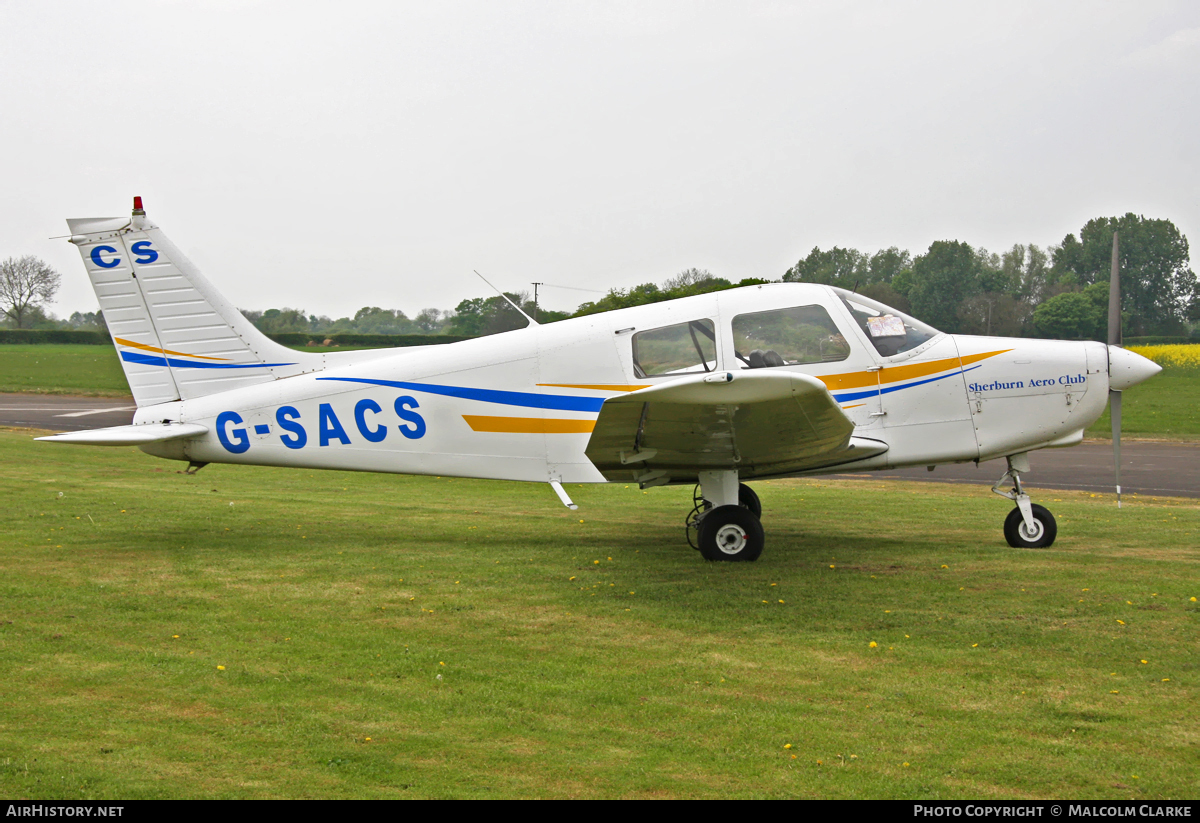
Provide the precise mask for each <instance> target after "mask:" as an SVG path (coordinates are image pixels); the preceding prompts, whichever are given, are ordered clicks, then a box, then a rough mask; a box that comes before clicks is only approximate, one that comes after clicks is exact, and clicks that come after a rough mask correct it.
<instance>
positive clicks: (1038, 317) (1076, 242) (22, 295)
mask: <svg viewBox="0 0 1200 823" xmlns="http://www.w3.org/2000/svg"><path fill="white" fill-rule="evenodd" d="M1114 231H1117V232H1119V233H1120V257H1121V288H1122V305H1123V311H1124V327H1125V334H1126V335H1127V336H1138V335H1148V334H1158V335H1183V334H1188V333H1189V332H1191V331H1192V329H1193V327H1195V328H1196V330H1197V331H1200V281H1198V280H1197V277H1196V274H1195V273H1194V272H1193V271H1192V270H1191V268H1190V265H1189V258H1188V242H1187V238H1186V237H1184V236H1183V235H1182V234H1180V232H1179V230H1178V229H1177V228H1176V227H1175V226H1174V224H1172V223H1171V221H1169V220H1154V219H1147V218H1145V217H1142V216H1139V215H1135V214H1126V215H1125V216H1124V217H1101V218H1096V219H1095V220H1090V221H1088V223H1087V225H1085V226H1084V227H1083V230H1082V231H1081V232H1080V233H1079V237H1078V238H1077V237H1076V236H1075V235H1074V234H1068V235H1067V236H1066V237H1065V238H1063V241H1062V243H1060V244H1059V245H1057V246H1052V247H1050V248H1049V249H1041V248H1039V247H1038V246H1036V245H1028V246H1026V245H1021V244H1017V245H1014V246H1013V247H1012V248H1011V249H1009V250H1008V251H1005V252H1003V253H1002V254H994V253H992V252H989V251H987V250H986V249H983V248H972V247H971V246H970V245H968V244H967V243H964V242H962V241H959V240H939V241H936V242H934V243H932V244H931V245H930V246H929V248H928V249H927V250H926V251H925V253H924V254H920V255H918V256H916V257H913V256H912V255H911V254H910V253H909V252H908V251H905V250H902V249H899V248H896V247H891V248H887V249H883V250H881V251H878V252H875V253H874V254H867V253H866V252H862V251H858V250H856V249H848V248H840V247H837V246H834V247H833V248H831V249H827V250H822V249H820V248H819V247H818V248H814V249H813V250H812V251H811V252H809V254H808V255H807V256H805V257H804V258H802V259H800V260H799V261H797V262H796V264H795V265H794V266H792V267H791V268H789V269H788V270H787V271H786V272H784V273H783V276H782V278H781V279H782V280H783V281H784V282H803V283H824V284H828V285H833V286H840V287H842V288H846V289H850V290H855V291H857V292H859V293H861V294H864V295H866V296H868V297H873V298H875V299H877V300H879V301H881V302H883V303H886V304H888V305H891V306H894V307H896V308H897V309H900V310H901V311H904V312H908V313H910V314H912V315H913V316H915V317H918V318H920V319H921V320H924V321H925V322H927V323H929V324H930V325H932V326H934V327H936V328H938V329H941V330H942V331H947V332H956V333H964V334H985V335H1002V336H1013V337H1016V336H1033V337H1053V338H1062V339H1078V338H1094V339H1103V338H1104V336H1105V333H1106V328H1107V310H1108V278H1109V267H1110V261H1111V250H1112V235H1113V232H1114ZM59 280H60V277H59V275H58V273H57V272H55V271H54V270H53V269H51V268H50V267H49V266H46V265H45V264H44V263H42V262H41V261H40V260H37V259H36V258H34V257H22V258H9V259H8V260H6V261H4V262H3V263H0V306H2V307H3V309H4V321H5V325H9V326H15V327H18V328H39V327H40V328H47V327H50V328H101V329H102V328H103V327H104V319H103V317H102V316H101V315H100V312H95V313H92V312H87V313H82V314H81V313H79V312H76V313H75V314H73V315H71V317H70V319H69V320H57V319H55V318H54V317H53V315H49V314H47V313H46V311H45V305H46V304H47V303H48V302H50V301H51V300H52V299H53V296H54V293H55V292H56V291H57V289H58V284H59ZM768 282H772V281H769V280H763V279H759V278H745V279H742V280H739V281H737V282H736V283H735V282H733V281H731V280H727V279H725V278H722V277H717V276H715V275H713V274H712V273H710V272H709V271H707V270H704V269H695V268H691V269H686V270H684V271H682V272H680V273H679V274H677V275H675V276H674V277H671V278H668V279H667V280H666V281H664V282H663V283H661V284H655V283H643V284H641V285H639V286H635V287H633V288H631V289H613V290H612V291H610V292H609V293H608V294H606V295H605V296H604V297H602V298H601V299H599V300H595V301H592V302H587V303H584V304H582V305H581V306H579V308H578V309H577V310H576V311H575V312H574V313H568V312H550V311H544V310H541V311H539V309H538V307H537V306H536V305H534V303H533V301H532V300H531V299H530V296H529V294H528V293H527V292H519V293H511V294H508V295H507V296H508V298H509V299H510V300H512V301H513V302H514V303H516V304H517V305H519V306H521V309H522V310H523V311H524V312H525V313H526V314H528V315H530V316H536V317H537V319H538V321H539V322H542V323H546V322H554V321H556V320H562V319H564V318H567V317H579V316H583V315H588V314H596V313H598V312H603V311H610V310H612V309H620V308H627V307H629V306H636V305H642V304H645V303H655V302H659V301H662V300H673V299H675V298H678V297H687V296H690V295H694V294H703V293H706V292H711V291H719V290H722V289H728V288H735V287H737V286H748V285H754V284H760V283H768ZM242 313H243V314H244V315H245V316H246V317H247V318H248V319H250V320H251V322H253V323H254V324H255V325H256V326H257V327H258V328H259V329H261V330H262V331H264V332H267V333H278V332H301V333H308V334H314V335H315V334H333V333H336V332H356V333H360V334H454V335H463V336H472V337H475V336H481V335H488V334H496V333H497V332H502V331H508V330H511V329H516V328H521V327H523V326H524V325H525V324H526V320H525V318H524V317H523V316H522V315H521V314H520V313H519V312H517V311H516V310H515V309H514V308H513V307H512V306H511V305H510V304H509V302H508V301H506V300H504V299H503V298H501V297H499V296H495V297H477V298H471V299H467V300H463V301H462V302H460V303H459V304H458V306H456V307H455V309H454V310H453V311H444V310H440V309H432V308H430V309H422V310H421V311H420V312H418V313H417V315H416V316H415V317H412V318H409V317H408V316H407V315H405V313H404V312H402V311H400V310H398V309H383V308H379V307H377V306H366V307H363V308H362V309H359V310H358V312H356V313H355V315H354V317H353V318H350V317H341V318H338V319H336V320H334V319H331V318H329V317H327V316H324V315H322V316H317V315H313V314H308V313H307V312H305V311H304V310H303V309H292V308H282V309H267V310H266V311H246V310H243V311H242Z"/></svg>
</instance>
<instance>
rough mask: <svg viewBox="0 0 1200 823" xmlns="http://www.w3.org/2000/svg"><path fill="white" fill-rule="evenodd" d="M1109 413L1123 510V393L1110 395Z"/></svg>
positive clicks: (1118, 504) (1114, 460) (1118, 505)
mask: <svg viewBox="0 0 1200 823" xmlns="http://www.w3.org/2000/svg"><path fill="white" fill-rule="evenodd" d="M1108 411H1109V415H1110V416H1111V417H1112V439H1113V474H1114V475H1115V476H1116V484H1117V508H1118V509H1119V508H1121V393H1120V392H1119V391H1110V392H1109V393H1108Z"/></svg>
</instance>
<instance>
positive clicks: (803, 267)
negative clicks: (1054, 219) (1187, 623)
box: [783, 214, 1200, 339]
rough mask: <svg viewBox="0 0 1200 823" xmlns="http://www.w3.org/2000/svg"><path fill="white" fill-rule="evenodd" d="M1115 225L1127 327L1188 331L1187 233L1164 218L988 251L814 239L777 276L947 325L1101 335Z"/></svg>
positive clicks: (1194, 299) (1092, 227)
mask: <svg viewBox="0 0 1200 823" xmlns="http://www.w3.org/2000/svg"><path fill="white" fill-rule="evenodd" d="M1114 231H1116V232H1118V233H1119V236H1120V243H1119V249H1120V264H1121V290H1122V309H1123V313H1124V327H1125V333H1126V334H1127V335H1129V336H1136V335H1148V334H1161V335H1181V334H1187V333H1188V332H1189V330H1190V327H1191V325H1192V324H1194V323H1196V322H1197V321H1200V282H1198V281H1197V278H1196V274H1195V273H1194V272H1193V271H1192V270H1191V268H1190V266H1189V259H1188V242H1187V238H1186V237H1184V236H1183V235H1182V234H1180V232H1179V230H1178V229H1177V228H1176V227H1175V226H1174V224H1172V223H1171V221H1169V220H1148V219H1146V218H1144V217H1141V216H1139V215H1135V214H1126V215H1125V216H1124V217H1108V218H1103V217H1102V218H1096V219H1095V220H1090V221H1088V223H1087V225H1085V226H1084V227H1083V230H1082V231H1081V232H1080V234H1079V237H1078V238H1076V236H1075V235H1074V234H1068V235H1067V236H1066V237H1065V238H1064V239H1063V242H1062V243H1061V244H1060V245H1057V246H1053V247H1051V248H1050V249H1048V250H1043V249H1041V248H1039V247H1038V246H1036V245H1029V246H1024V245H1020V244H1017V245H1014V246H1013V247H1012V248H1011V249H1009V250H1008V251H1006V252H1004V253H1003V254H993V253H991V252H988V251H987V250H986V249H982V248H978V249H976V248H972V247H971V246H970V245H968V244H967V243H964V242H961V241H958V240H939V241H937V242H934V243H932V244H931V245H930V246H929V249H928V250H927V251H926V252H925V253H924V254H922V255H920V256H918V257H915V258H910V256H909V253H908V252H907V251H901V250H900V249H896V248H890V249H886V250H884V251H880V252H877V253H876V254H874V255H867V254H864V253H863V252H859V251H856V250H855V249H841V248H837V247H834V248H832V249H829V250H828V251H822V250H821V249H819V248H816V249H813V250H812V252H810V253H809V255H808V256H807V257H805V258H803V259H802V260H800V261H799V262H797V263H796V265H795V266H793V267H791V268H790V269H788V270H787V272H786V273H785V274H784V276H783V279H784V280H785V281H791V282H808V283H827V284H830V285H836V286H842V287H844V288H848V289H854V288H857V289H858V291H860V292H861V293H863V294H866V295H867V296H869V297H874V298H876V299H877V300H881V301H882V302H884V303H887V304H889V305H893V306H895V307H896V308H898V309H900V310H902V311H907V312H909V313H911V314H912V315H914V316H915V317H918V318H920V319H921V320H924V321H925V322H927V323H929V324H930V325H932V326H934V327H936V328H938V329H941V330H943V331H948V332H958V333H964V334H989V335H990V334H995V335H1004V336H1014V337H1015V336H1036V337H1056V338H1066V339H1070V338H1085V337H1090V338H1096V339H1103V337H1104V336H1105V333H1106V329H1107V311H1108V282H1109V271H1110V267H1111V261H1112V236H1113V232H1114Z"/></svg>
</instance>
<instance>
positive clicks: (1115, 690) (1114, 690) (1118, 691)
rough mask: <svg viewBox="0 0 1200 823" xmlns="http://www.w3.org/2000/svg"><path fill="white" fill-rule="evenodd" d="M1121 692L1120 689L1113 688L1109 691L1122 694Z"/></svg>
mask: <svg viewBox="0 0 1200 823" xmlns="http://www.w3.org/2000/svg"><path fill="white" fill-rule="evenodd" d="M1120 693H1121V692H1120V690H1119V689H1113V690H1112V691H1111V692H1109V694H1120Z"/></svg>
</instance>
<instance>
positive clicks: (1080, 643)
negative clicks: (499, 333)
mask: <svg viewBox="0 0 1200 823" xmlns="http://www.w3.org/2000/svg"><path fill="white" fill-rule="evenodd" d="M0 463H2V465H3V470H2V471H0V492H2V494H3V497H4V501H5V505H4V508H3V514H2V515H0V516H2V517H3V518H4V523H3V527H2V529H0V563H2V564H3V565H2V576H0V592H2V593H3V598H2V600H0V650H2V654H3V658H4V662H5V677H4V678H2V679H0V795H4V796H8V797H35V798H47V799H49V798H136V797H400V798H407V797H413V798H418V797H835V798H840V797H901V798H962V797H970V798H992V797H1011V798H1025V797H1030V798H1044V797H1054V798H1068V797H1070V798H1075V797H1078V798H1109V797H1111V798H1188V797H1196V796H1197V794H1198V793H1200V760H1198V759H1197V758H1196V750H1197V744H1198V743H1200V721H1198V719H1197V713H1196V705H1197V685H1198V683H1197V680H1198V676H1200V658H1198V656H1197V653H1196V638H1197V629H1198V625H1197V621H1198V620H1200V605H1198V604H1197V603H1196V602H1195V598H1196V597H1197V596H1198V595H1200V583H1198V582H1197V581H1198V580H1200V573H1198V572H1200V567H1198V562H1197V561H1198V557H1200V553H1198V552H1197V549H1196V545H1197V542H1198V540H1197V535H1200V507H1198V505H1197V503H1196V502H1195V501H1179V500H1153V499H1138V498H1134V499H1132V500H1129V502H1128V503H1127V505H1126V507H1125V508H1124V509H1122V510H1120V511H1118V510H1117V509H1116V508H1115V507H1114V506H1113V504H1112V501H1111V498H1108V497H1098V496H1092V495H1089V494H1087V493H1070V492H1053V493H1043V494H1040V495H1038V500H1039V501H1040V502H1043V503H1045V504H1046V505H1048V506H1050V507H1051V508H1052V509H1053V510H1054V512H1055V513H1056V515H1058V518H1059V540H1058V542H1057V543H1056V544H1055V546H1054V547H1053V548H1051V549H1048V550H1039V551H1019V550H1014V549H1010V548H1008V547H1007V545H1005V543H1004V541H1003V538H1002V537H1001V534H1000V523H1001V521H1002V519H1003V517H1004V515H1005V514H1006V513H1007V509H1008V506H1009V505H1010V504H1009V503H1008V502H1007V501H1004V500H1001V499H1000V498H998V497H996V496H995V495H991V494H988V493H987V491H986V490H976V489H972V488H965V487H962V486H939V485H937V484H902V483H888V484H878V483H871V482H856V481H843V482H834V481H825V480H814V479H807V480H793V481H777V482H770V483H759V484H756V488H757V489H758V490H759V492H760V494H761V496H762V500H763V503H764V506H765V509H766V513H765V515H764V524H765V526H766V529H767V535H768V545H767V549H766V552H765V553H764V555H763V557H762V559H761V560H760V561H759V562H757V563H753V564H714V563H705V562H703V561H702V560H701V559H700V558H699V556H698V555H697V554H696V553H695V552H693V551H692V550H691V549H689V548H688V547H687V545H686V543H685V542H684V539H683V529H682V522H683V516H684V514H685V513H686V510H687V509H688V507H689V501H690V496H691V489H690V488H687V489H684V488H665V489H654V490H651V491H650V492H649V493H643V492H641V491H639V490H638V489H637V488H636V487H633V488H626V487H624V486H622V485H614V486H598V487H576V486H572V487H570V493H571V494H572V496H574V498H575V499H576V501H577V502H578V503H580V506H581V508H580V510H579V511H578V512H569V511H567V510H566V509H564V508H563V507H562V506H561V505H559V503H558V502H557V500H556V498H555V496H554V494H553V492H552V491H551V490H550V489H549V488H548V487H546V486H543V485H533V484H516V483H499V482H482V481H463V480H451V479H448V478H416V477H391V476H382V475H365V474H364V475H358V474H348V473H334V472H308V471H294V470H293V471H289V470H280V469H266V468H239V467H225V466H217V465H213V466H209V467H207V468H205V469H203V470H201V472H200V473H199V474H197V475H195V476H186V475H183V474H179V473H177V470H178V469H180V468H182V464H178V463H171V462H166V461H160V460H156V459H154V458H151V457H148V456H145V455H143V454H141V453H140V452H138V451H136V450H133V449H90V448H86V447H67V446H60V445H54V444H46V443H35V442H32V441H31V440H30V435H29V433H28V432H19V431H9V432H3V433H0Z"/></svg>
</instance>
